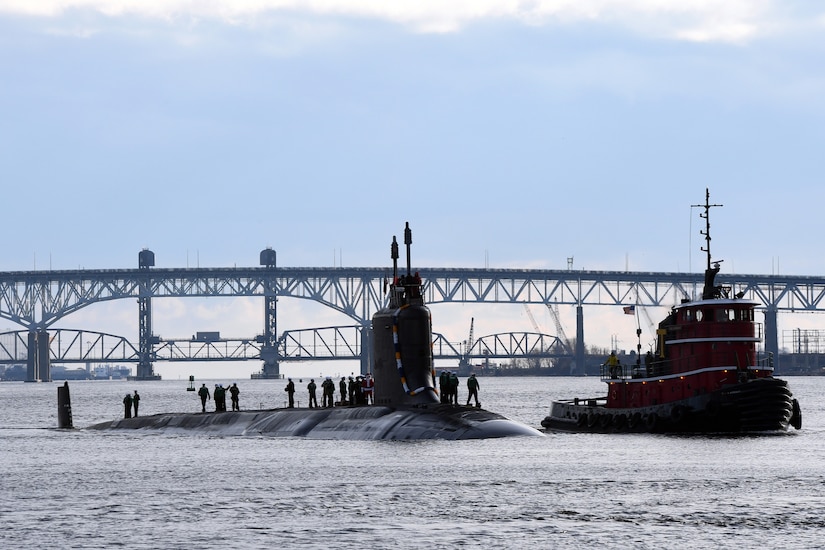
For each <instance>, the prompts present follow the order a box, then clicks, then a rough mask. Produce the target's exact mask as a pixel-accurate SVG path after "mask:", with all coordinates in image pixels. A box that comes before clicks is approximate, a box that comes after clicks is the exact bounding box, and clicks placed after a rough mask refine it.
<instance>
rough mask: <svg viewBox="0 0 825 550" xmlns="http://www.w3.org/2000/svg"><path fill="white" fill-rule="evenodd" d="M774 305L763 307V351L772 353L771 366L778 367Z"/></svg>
mask: <svg viewBox="0 0 825 550" xmlns="http://www.w3.org/2000/svg"><path fill="white" fill-rule="evenodd" d="M776 314H777V309H776V307H767V308H765V351H766V352H767V353H770V354H773V366H774V368H778V367H779V334H778V329H777V326H776V317H777V315H776Z"/></svg>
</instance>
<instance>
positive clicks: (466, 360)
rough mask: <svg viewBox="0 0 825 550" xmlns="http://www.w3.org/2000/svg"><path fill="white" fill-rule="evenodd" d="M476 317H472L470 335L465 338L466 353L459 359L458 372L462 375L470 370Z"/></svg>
mask: <svg viewBox="0 0 825 550" xmlns="http://www.w3.org/2000/svg"><path fill="white" fill-rule="evenodd" d="M474 323H475V317H470V335H469V336H468V337H467V339H466V340H464V353H463V354H462V356H461V359H459V360H458V374H459V375H460V376H467V374H469V372H470V351H471V350H472V349H473V344H475V339H474V337H473V324H474Z"/></svg>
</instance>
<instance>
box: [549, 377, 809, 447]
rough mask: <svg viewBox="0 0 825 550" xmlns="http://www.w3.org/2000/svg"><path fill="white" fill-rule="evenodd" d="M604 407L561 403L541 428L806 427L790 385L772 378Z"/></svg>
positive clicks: (599, 402)
mask: <svg viewBox="0 0 825 550" xmlns="http://www.w3.org/2000/svg"><path fill="white" fill-rule="evenodd" d="M605 402H606V399H605V398H601V399H589V400H588V399H582V400H579V399H574V400H571V401H556V402H554V403H553V406H552V410H551V413H550V415H549V416H547V417H546V418H545V419H544V420H542V422H541V425H542V426H543V427H544V428H545V429H547V430H549V431H562V432H590V433H625V432H628V433H697V434H710V433H762V432H783V431H786V430H787V429H788V427H789V426H794V427H795V428H797V429H799V428H800V427H801V425H802V414H801V412H800V410H799V403H798V402H797V401H796V399H794V398H793V396H792V394H791V391H790V389H789V388H788V384H787V382H786V381H785V380H780V379H777V378H772V377H770V378H758V379H755V380H750V381H748V382H745V383H742V384H734V385H731V386H729V387H726V388H722V389H719V390H717V391H715V392H713V393H708V394H704V395H698V396H695V397H690V398H686V399H680V400H677V401H672V402H670V403H664V404H661V405H650V406H647V407H624V408H608V407H606V406H605V404H604V403H605Z"/></svg>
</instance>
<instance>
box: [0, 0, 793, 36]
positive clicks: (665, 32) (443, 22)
mask: <svg viewBox="0 0 825 550" xmlns="http://www.w3.org/2000/svg"><path fill="white" fill-rule="evenodd" d="M777 10H778V8H776V7H774V5H773V3H772V1H771V0H729V1H727V2H723V3H719V2H715V1H711V0H698V1H694V2H683V1H680V0H509V1H506V0H505V1H502V0H463V1H453V2H443V1H442V0H419V1H416V2H386V1H385V0H199V1H193V0H33V1H32V0H0V13H8V14H17V15H26V16H36V17H59V16H63V15H66V14H68V13H70V12H78V11H80V12H82V11H86V12H94V13H98V14H101V15H104V16H107V17H126V16H137V17H143V18H150V19H161V20H165V21H179V20H185V21H199V20H209V21H221V22H224V23H227V24H231V25H252V26H254V25H259V24H261V22H262V20H265V19H266V18H267V17H268V16H273V15H280V16H288V17H296V16H301V15H306V16H315V17H317V16H320V17H333V18H341V17H343V18H358V19H371V20H378V21H387V22H390V23H394V24H398V25H400V26H403V27H406V28H408V29H410V30H412V31H414V32H421V33H453V32H458V31H460V30H461V29H463V28H465V27H467V26H468V25H472V24H474V23H484V22H491V21H516V22H519V23H521V24H524V25H530V26H564V25H576V24H581V23H593V24H602V25H609V26H618V27H620V28H626V29H630V30H631V31H633V32H637V33H642V34H644V35H650V36H656V37H664V38H668V39H673V40H686V41H694V42H710V41H715V42H742V41H745V40H748V39H751V38H753V37H755V36H758V35H760V34H761V33H762V32H763V31H764V30H765V29H767V28H769V27H770V25H771V23H770V22H771V21H773V20H774V19H775V16H776V12H777Z"/></svg>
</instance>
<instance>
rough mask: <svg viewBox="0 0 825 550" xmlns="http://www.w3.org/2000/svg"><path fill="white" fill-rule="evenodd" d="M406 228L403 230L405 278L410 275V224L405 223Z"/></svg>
mask: <svg viewBox="0 0 825 550" xmlns="http://www.w3.org/2000/svg"><path fill="white" fill-rule="evenodd" d="M406 223H407V226H406V227H405V228H404V244H405V245H407V276H408V277H409V276H410V275H412V273H411V269H412V266H411V264H410V245H411V244H412V231H411V230H410V222H406Z"/></svg>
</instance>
